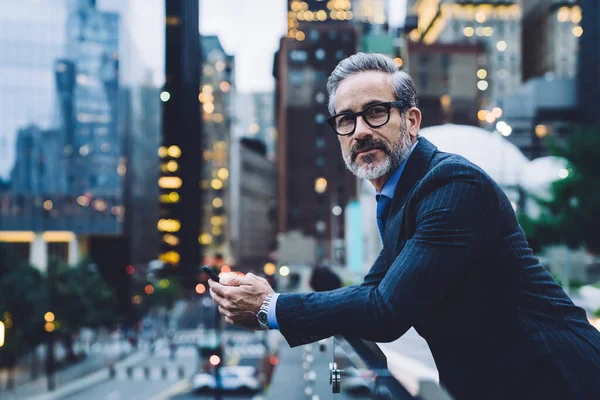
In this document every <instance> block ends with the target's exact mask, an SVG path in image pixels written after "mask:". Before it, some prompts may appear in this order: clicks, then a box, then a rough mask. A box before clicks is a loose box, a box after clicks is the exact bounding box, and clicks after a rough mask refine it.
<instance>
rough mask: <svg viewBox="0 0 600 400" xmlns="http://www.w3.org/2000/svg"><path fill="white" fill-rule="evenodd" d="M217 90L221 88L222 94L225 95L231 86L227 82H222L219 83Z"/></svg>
mask: <svg viewBox="0 0 600 400" xmlns="http://www.w3.org/2000/svg"><path fill="white" fill-rule="evenodd" d="M219 88H221V90H222V91H223V92H225V93H227V92H229V90H231V85H230V84H229V82H227V81H222V82H221V83H219Z"/></svg>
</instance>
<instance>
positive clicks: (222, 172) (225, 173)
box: [217, 168, 229, 181]
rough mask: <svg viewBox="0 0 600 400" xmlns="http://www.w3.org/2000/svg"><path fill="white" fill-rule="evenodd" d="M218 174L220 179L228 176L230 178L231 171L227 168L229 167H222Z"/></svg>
mask: <svg viewBox="0 0 600 400" xmlns="http://www.w3.org/2000/svg"><path fill="white" fill-rule="evenodd" d="M217 176H218V177H219V179H221V180H223V181H224V180H226V179H227V178H229V171H228V170H227V168H220V169H219V171H218V172H217Z"/></svg>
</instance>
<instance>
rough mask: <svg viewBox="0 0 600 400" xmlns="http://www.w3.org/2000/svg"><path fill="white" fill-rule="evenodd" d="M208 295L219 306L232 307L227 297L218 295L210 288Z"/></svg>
mask: <svg viewBox="0 0 600 400" xmlns="http://www.w3.org/2000/svg"><path fill="white" fill-rule="evenodd" d="M209 292H210V297H212V299H213V302H214V303H215V304H216V305H217V306H220V307H223V308H226V309H232V308H233V303H232V302H231V301H230V300H229V299H227V298H226V297H223V296H219V295H218V294H217V293H215V292H214V291H213V290H212V288H211V289H210V291H209Z"/></svg>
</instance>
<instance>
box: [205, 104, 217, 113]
mask: <svg viewBox="0 0 600 400" xmlns="http://www.w3.org/2000/svg"><path fill="white" fill-rule="evenodd" d="M202 109H203V110H204V112H205V113H207V114H211V113H212V112H213V111H215V105H214V104H213V103H204V104H203V105H202Z"/></svg>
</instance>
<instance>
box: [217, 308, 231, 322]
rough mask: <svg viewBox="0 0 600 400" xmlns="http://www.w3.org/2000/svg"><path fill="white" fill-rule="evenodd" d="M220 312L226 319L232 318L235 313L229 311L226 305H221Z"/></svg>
mask: <svg viewBox="0 0 600 400" xmlns="http://www.w3.org/2000/svg"><path fill="white" fill-rule="evenodd" d="M218 308H219V312H220V313H221V315H222V316H224V317H225V318H226V319H227V318H230V319H231V318H232V317H233V313H232V312H231V311H229V310H228V309H226V308H225V307H221V306H219V307H218Z"/></svg>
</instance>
